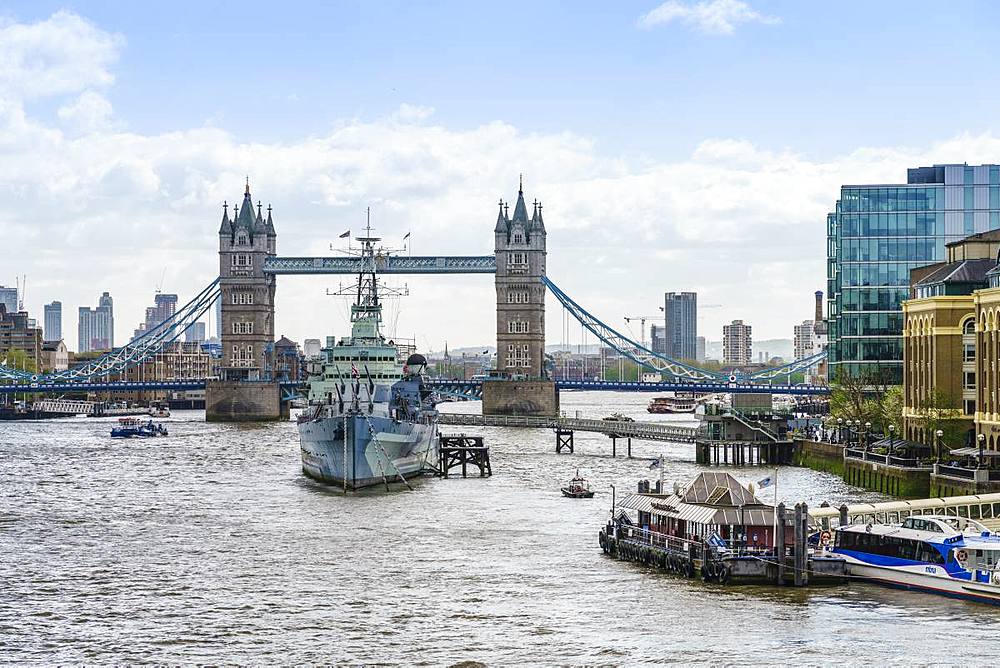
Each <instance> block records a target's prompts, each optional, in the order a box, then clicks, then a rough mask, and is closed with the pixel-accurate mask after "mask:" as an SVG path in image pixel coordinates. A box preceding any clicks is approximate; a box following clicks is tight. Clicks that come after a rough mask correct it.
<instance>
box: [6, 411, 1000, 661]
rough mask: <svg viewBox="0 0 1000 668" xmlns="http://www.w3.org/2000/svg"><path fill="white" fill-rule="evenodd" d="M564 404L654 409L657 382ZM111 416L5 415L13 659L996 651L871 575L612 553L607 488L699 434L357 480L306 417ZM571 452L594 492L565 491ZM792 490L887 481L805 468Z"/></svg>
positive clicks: (547, 444)
mask: <svg viewBox="0 0 1000 668" xmlns="http://www.w3.org/2000/svg"><path fill="white" fill-rule="evenodd" d="M562 400H563V408H564V409H565V410H566V411H567V412H570V413H573V412H575V411H580V412H581V414H582V415H584V416H603V415H606V414H607V413H608V412H610V411H611V410H616V411H622V412H624V413H626V414H630V415H633V416H635V417H640V416H641V417H642V418H643V419H652V418H651V416H648V415H647V414H646V413H645V411H644V410H643V407H644V405H645V402H646V401H647V400H648V397H645V396H641V395H635V394H627V393H623V394H608V393H599V394H598V393H569V392H565V393H563V395H562ZM444 409H445V410H463V411H465V410H478V404H449V405H446V406H445V407H444ZM653 417H655V418H657V419H679V418H677V417H675V416H653ZM680 419H681V420H683V419H684V418H680ZM110 423H111V421H109V420H91V419H85V418H78V419H70V420H53V421H45V422H34V423H11V422H7V423H0V663H3V664H8V663H45V664H52V663H76V662H84V663H134V662H153V661H155V662H159V663H179V662H183V663H189V662H199V663H221V662H234V663H254V664H260V663H277V662H281V663H304V662H309V663H330V662H350V663H359V662H380V663H394V664H404V665H419V664H424V665H440V664H452V663H456V662H460V661H468V662H482V663H485V664H489V665H497V664H521V665H525V664H534V665H553V664H564V665H576V664H622V665H634V664H640V663H666V662H674V663H681V664H720V663H751V664H771V665H773V664H798V665H803V664H815V665H835V664H844V663H846V664H849V665H861V664H867V665H884V664H890V663H897V664H914V663H918V664H933V663H940V664H962V665H964V666H973V665H986V664H995V662H996V657H997V654H998V651H1000V641H998V640H997V638H998V637H1000V609H998V608H992V607H988V606H984V605H980V604H975V603H966V602H961V601H953V600H950V599H947V598H943V597H936V596H930V595H925V594H919V593H912V592H904V591H895V590H890V589H884V588H880V587H875V586H871V585H864V584H858V583H854V584H850V585H842V586H827V587H813V588H808V589H801V590H795V589H792V588H782V589H779V588H774V587H751V586H736V587H722V586H719V585H706V584H703V583H701V582H700V581H699V580H693V581H689V580H684V579H678V578H676V577H674V576H670V575H666V574H660V573H656V572H653V571H649V570H646V569H645V568H643V567H640V566H637V565H635V564H628V563H624V562H618V561H615V560H612V559H610V558H608V557H606V556H604V555H603V553H602V552H601V551H600V549H599V547H598V545H597V531H598V529H599V528H600V527H601V526H602V525H603V523H604V521H605V519H606V518H607V516H608V509H609V506H610V488H609V485H610V484H615V485H617V487H618V489H619V490H620V491H624V490H626V489H631V488H634V485H635V481H637V480H638V479H640V478H644V477H649V476H650V474H656V472H655V471H650V470H649V469H648V462H649V460H650V459H651V458H653V457H655V456H657V455H659V454H660V453H661V452H662V453H664V454H665V456H666V457H667V465H666V470H665V472H664V473H665V480H666V481H667V482H668V484H670V483H672V482H674V481H678V482H685V481H687V480H689V479H690V478H691V477H693V475H695V474H696V473H697V471H698V470H700V467H698V466H697V465H696V464H695V463H694V453H693V448H692V446H690V445H681V444H677V445H673V444H657V443H642V442H636V443H635V444H634V445H633V454H634V455H635V456H636V458H635V459H632V460H628V459H625V458H624V457H623V456H622V455H623V453H624V448H620V449H619V457H618V458H617V459H611V458H610V454H611V448H610V441H608V439H607V438H605V437H603V436H597V435H582V434H578V435H577V437H576V454H575V455H567V454H563V455H556V454H555V452H554V449H555V447H554V446H555V441H554V436H553V434H552V432H550V431H545V430H506V429H499V428H497V429H493V428H489V429H485V430H482V431H483V433H485V435H486V437H487V441H488V443H489V445H490V446H491V453H492V464H493V471H494V476H493V477H492V478H489V479H479V478H470V479H466V480H463V479H461V478H459V479H455V478H451V479H448V480H434V479H425V480H422V481H418V482H417V483H416V485H415V490H414V491H413V492H408V491H406V490H401V491H394V492H392V493H385V491H384V490H383V491H371V492H366V493H361V494H355V495H351V496H348V497H346V498H345V497H344V496H342V495H341V494H340V493H339V492H338V491H337V490H334V489H331V488H328V487H325V486H323V485H321V484H318V483H314V482H312V481H310V480H308V479H306V478H304V477H303V476H302V474H301V472H300V469H299V452H298V439H297V434H296V430H295V425H294V424H293V423H290V422H289V423H283V424H271V425H266V426H245V425H243V426H239V425H219V424H206V423H205V422H203V413H201V412H197V411H190V412H176V413H175V415H174V417H173V418H171V419H170V420H169V427H170V430H171V435H170V436H169V437H168V438H165V439H150V440H144V441H141V440H135V441H112V440H111V439H110V438H108V436H107V434H108V431H109V429H110ZM453 429H454V428H446V431H452V430H453ZM471 431H474V430H470V432H471ZM643 458H645V459H643ZM576 469H579V471H580V473H581V474H583V475H584V476H585V477H587V478H588V479H589V480H591V482H592V483H593V484H594V486H595V487H596V488H597V489H598V490H600V491H599V493H598V495H597V496H596V497H595V498H594V499H592V500H570V499H565V498H563V497H562V496H561V495H560V493H559V486H560V484H561V483H563V482H565V480H566V479H568V478H569V477H571V476H572V474H573V473H574V471H575V470H576ZM731 470H732V472H733V473H734V475H736V476H737V477H738V478H740V479H741V480H744V481H750V480H755V479H759V478H760V477H763V476H764V475H765V474H766V473H765V472H764V471H763V470H762V469H757V468H743V469H731ZM762 496H764V497H765V498H767V497H768V496H769V494H768V493H767V491H765V492H764V493H762ZM779 496H780V498H781V499H783V500H785V501H786V502H792V503H794V502H795V501H800V500H805V501H808V502H809V503H810V505H815V504H818V503H820V502H821V501H823V500H828V501H830V502H832V503H836V502H840V501H843V500H848V501H850V500H859V499H872V498H876V497H873V496H872V495H870V494H867V493H864V492H862V491H861V490H858V489H856V488H852V487H850V486H848V485H846V484H844V483H843V482H842V481H841V480H840V479H839V478H836V477H834V476H830V475H827V474H822V473H817V472H813V471H809V470H806V469H796V468H783V469H782V470H781V472H780V474H779Z"/></svg>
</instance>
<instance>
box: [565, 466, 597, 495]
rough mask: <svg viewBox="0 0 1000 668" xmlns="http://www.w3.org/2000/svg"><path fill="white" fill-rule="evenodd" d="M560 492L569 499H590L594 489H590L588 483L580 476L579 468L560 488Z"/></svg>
mask: <svg viewBox="0 0 1000 668" xmlns="http://www.w3.org/2000/svg"><path fill="white" fill-rule="evenodd" d="M562 493H563V496H567V497H569V498H571V499H591V498H593V497H594V490H592V489H590V483H588V482H587V481H586V480H584V479H583V478H581V477H580V471H579V470H577V472H576V475H575V476H573V479H572V480H570V481H569V483H568V484H567V485H566V486H565V487H563V488H562Z"/></svg>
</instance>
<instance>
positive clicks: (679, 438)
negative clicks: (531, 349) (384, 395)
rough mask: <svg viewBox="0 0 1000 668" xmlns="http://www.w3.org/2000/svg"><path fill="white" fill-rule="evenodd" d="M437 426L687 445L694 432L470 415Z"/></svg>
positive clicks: (447, 416)
mask: <svg viewBox="0 0 1000 668" xmlns="http://www.w3.org/2000/svg"><path fill="white" fill-rule="evenodd" d="M438 423H439V424H443V425H456V426H469V427H528V428H535V429H556V428H559V429H571V430H573V431H589V432H596V433H600V434H607V435H608V436H615V437H617V438H636V439H640V440H644V441H672V442H682V443H691V442H694V440H695V435H696V434H697V432H698V429H697V428H696V427H682V426H679V425H671V424H664V423H662V422H619V421H616V420H592V419H587V418H568V417H533V416H515V415H470V414H466V413H441V414H440V416H439V418H438Z"/></svg>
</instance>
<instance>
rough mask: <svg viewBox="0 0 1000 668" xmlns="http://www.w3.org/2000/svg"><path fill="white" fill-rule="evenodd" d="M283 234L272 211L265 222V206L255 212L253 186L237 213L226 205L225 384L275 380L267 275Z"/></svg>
mask: <svg viewBox="0 0 1000 668" xmlns="http://www.w3.org/2000/svg"><path fill="white" fill-rule="evenodd" d="M276 241H277V234H275V231H274V222H273V221H272V220H271V207H270V206H268V207H267V218H266V219H265V218H264V217H263V212H262V211H261V206H260V202H258V203H257V210H256V211H254V204H253V200H252V198H251V196H250V182H249V181H247V187H246V192H245V193H244V194H243V202H242V203H241V204H240V206H239V208H238V209H237V208H236V207H234V209H233V219H232V220H230V219H229V215H228V207H226V206H225V205H223V211H222V225H221V226H220V227H219V278H220V281H219V283H220V287H221V289H222V379H223V380H254V381H257V380H269V379H270V373H271V366H272V357H273V350H272V349H273V347H274V286H275V279H274V275H273V274H265V273H264V260H266V259H267V258H268V257H273V256H274V254H275V243H276Z"/></svg>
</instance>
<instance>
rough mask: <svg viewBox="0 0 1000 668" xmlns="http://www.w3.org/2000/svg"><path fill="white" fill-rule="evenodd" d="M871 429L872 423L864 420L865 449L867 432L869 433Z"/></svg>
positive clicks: (866, 446) (866, 447)
mask: <svg viewBox="0 0 1000 668" xmlns="http://www.w3.org/2000/svg"><path fill="white" fill-rule="evenodd" d="M871 430H872V423H871V422H865V450H867V449H868V434H870V433H871Z"/></svg>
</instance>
